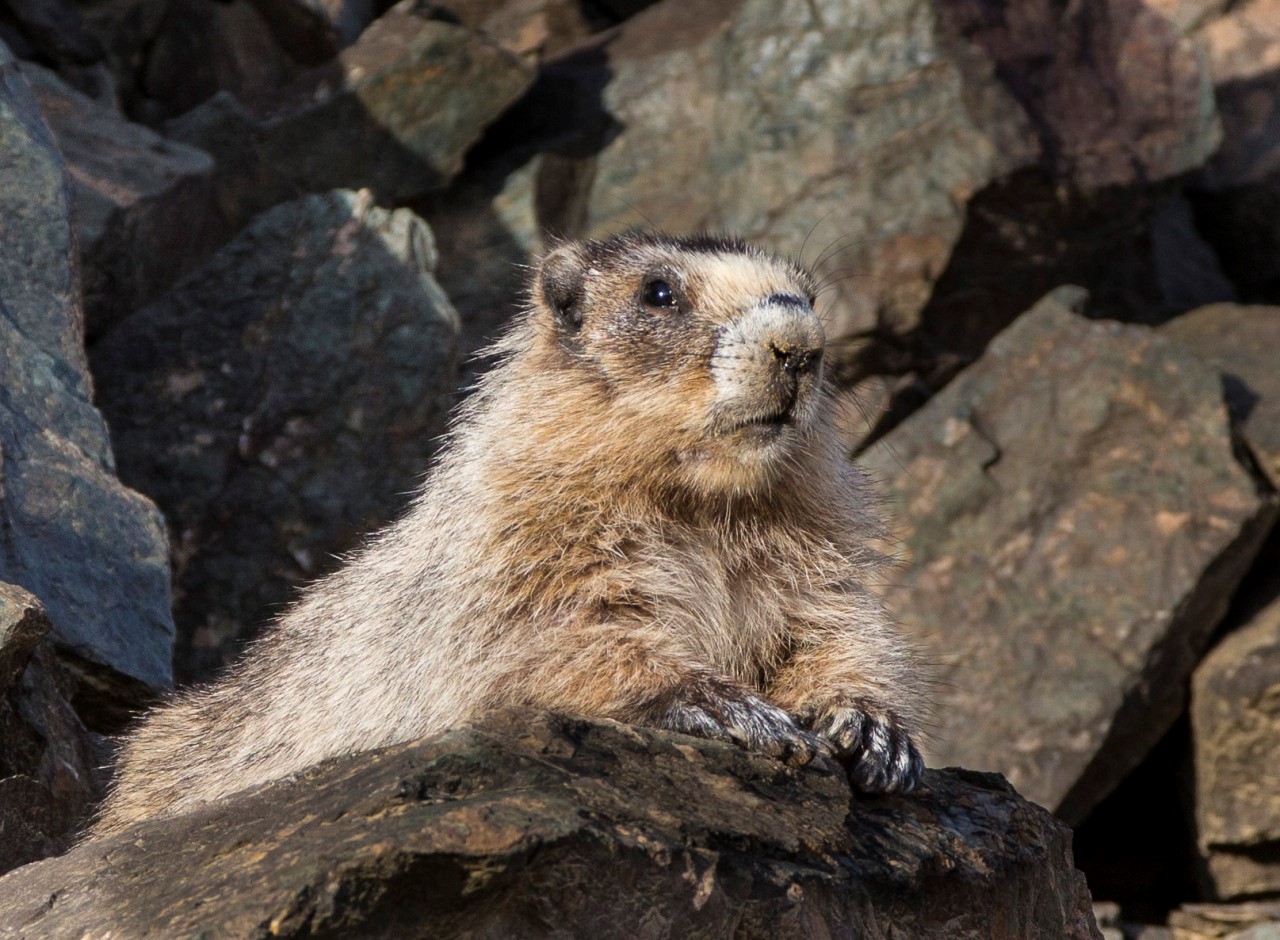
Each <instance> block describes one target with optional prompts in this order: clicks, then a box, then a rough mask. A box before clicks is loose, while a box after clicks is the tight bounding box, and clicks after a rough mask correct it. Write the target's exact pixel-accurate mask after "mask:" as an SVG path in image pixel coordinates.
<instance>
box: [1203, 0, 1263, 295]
mask: <svg viewBox="0 0 1280 940" xmlns="http://www.w3.org/2000/svg"><path fill="white" fill-rule="evenodd" d="M1195 36H1196V38H1197V39H1198V40H1199V41H1200V42H1201V44H1202V46H1203V48H1204V49H1205V53H1206V57H1207V59H1208V62H1209V65H1210V69H1211V71H1212V73H1213V81H1214V86H1215V92H1216V95H1217V100H1218V109H1219V111H1220V112H1221V114H1222V124H1223V132H1224V133H1223V143H1222V147H1221V148H1220V149H1219V150H1218V152H1217V154H1215V156H1214V158H1213V160H1212V161H1211V162H1210V164H1209V165H1208V167H1206V169H1205V171H1204V173H1203V174H1202V175H1201V177H1200V179H1199V181H1198V183H1197V190H1198V191H1197V194H1196V218H1197V222H1198V224H1199V225H1200V227H1201V228H1202V229H1203V230H1204V231H1205V233H1206V235H1207V236H1208V237H1209V240H1210V241H1211V242H1212V244H1213V245H1214V247H1215V248H1216V249H1217V252H1218V254H1219V256H1220V257H1221V258H1222V259H1223V264H1224V266H1225V267H1226V269H1227V272H1228V274H1230V275H1231V277H1232V279H1233V280H1234V281H1235V282H1236V284H1237V285H1238V286H1239V288H1240V292H1241V295H1242V297H1243V298H1244V299H1245V300H1249V301H1253V302H1264V303H1280V260H1277V259H1280V0H1248V2H1244V3H1239V4H1233V5H1232V9H1231V11H1230V13H1228V14H1227V15H1225V16H1222V17H1220V18H1218V19H1214V20H1211V21H1210V22H1208V23H1207V24H1206V25H1205V26H1203V27H1202V28H1201V29H1199V30H1198V31H1197V32H1196V33H1195Z"/></svg>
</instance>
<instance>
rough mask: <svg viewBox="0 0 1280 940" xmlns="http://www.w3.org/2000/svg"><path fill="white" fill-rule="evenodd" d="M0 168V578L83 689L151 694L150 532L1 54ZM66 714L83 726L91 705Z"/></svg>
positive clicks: (61, 206) (160, 600) (63, 221)
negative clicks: (93, 377)
mask: <svg viewBox="0 0 1280 940" xmlns="http://www.w3.org/2000/svg"><path fill="white" fill-rule="evenodd" d="M0 166H3V167H4V168H5V179H6V185H4V186H3V187H0V219H3V220H4V224H3V225H0V363H4V366H3V375H4V381H3V384H4V394H3V396H0V494H2V495H0V516H2V517H3V520H4V524H3V525H2V526H0V580H2V581H5V582H8V583H12V584H18V585H21V586H22V587H24V588H26V589H27V590H29V591H31V592H32V593H33V594H35V595H36V596H37V597H38V598H39V599H40V601H41V603H42V604H43V605H44V607H45V609H46V610H47V611H48V614H49V619H50V620H51V621H52V623H53V639H54V642H55V644H56V646H57V647H58V650H59V654H60V655H62V656H64V657H70V658H71V659H73V660H74V662H75V663H76V665H77V668H78V669H79V670H80V673H81V680H82V682H84V683H86V685H85V686H84V688H88V686H89V685H93V684H94V683H100V682H105V683H107V684H108V685H112V684H114V685H115V687H120V686H119V682H123V683H124V687H126V688H132V687H133V686H132V685H131V684H130V680H131V681H132V683H136V684H139V685H140V686H141V687H142V688H150V689H158V688H164V687H166V686H168V685H169V683H170V678H171V666H170V655H171V649H172V643H173V620H172V617H171V614H170V611H169V605H170V590H169V567H168V553H167V551H166V544H165V538H164V526H163V522H162V520H161V518H160V514H159V512H158V511H157V510H156V508H155V506H154V505H152V504H151V503H150V502H149V501H148V500H146V499H144V498H143V497H142V496H139V495H138V494H137V493H135V492H133V491H132V490H129V489H126V488H125V487H124V486H122V485H121V484H120V482H119V480H118V479H117V478H116V475H115V466H114V462H113V460H112V456H111V449H110V446H109V444H108V439H107V430H106V426H105V424H104V423H103V421H102V417H101V415H100V414H99V413H98V411H97V409H95V408H94V407H93V405H92V404H91V403H90V385H89V375H88V369H87V367H86V362H85V358H84V348H83V339H82V335H81V334H82V326H81V311H80V293H79V283H78V275H77V270H76V259H75V237H74V234H73V232H72V227H71V221H70V200H71V191H70V186H69V185H68V181H67V178H66V175H65V174H64V172H63V166H62V162H61V160H60V159H59V157H58V152H57V148H56V146H55V144H54V141H53V138H52V136H51V135H50V134H49V131H48V129H47V128H46V126H45V125H44V122H43V121H42V120H41V119H40V114H39V111H38V109H37V106H36V101H35V98H34V97H33V95H32V94H31V90H30V88H29V87H28V86H27V83H26V81H25V80H24V79H23V78H22V75H21V74H20V72H19V71H18V68H17V64H16V63H15V62H14V60H13V59H12V58H11V57H10V56H9V53H8V51H7V50H6V49H5V48H4V47H3V46H0ZM69 661H70V660H69ZM76 694H77V696H79V695H80V690H78V691H77V693H76ZM122 704H134V705H136V704H137V703H136V701H134V702H132V703H129V702H125V703H122ZM77 707H78V708H80V710H81V714H82V715H83V716H85V717H86V720H90V721H91V716H90V714H89V713H90V711H92V708H91V705H90V703H88V702H86V703H85V704H84V705H83V707H82V706H81V705H80V703H79V702H78V703H77Z"/></svg>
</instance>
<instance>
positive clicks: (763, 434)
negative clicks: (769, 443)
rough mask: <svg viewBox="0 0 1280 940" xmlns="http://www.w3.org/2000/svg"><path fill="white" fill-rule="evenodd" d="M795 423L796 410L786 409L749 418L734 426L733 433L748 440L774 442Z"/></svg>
mask: <svg viewBox="0 0 1280 940" xmlns="http://www.w3.org/2000/svg"><path fill="white" fill-rule="evenodd" d="M794 423H795V409H794V408H785V409H783V410H782V411H776V412H773V413H772V414H767V415H759V416H758V417H755V418H747V419H745V420H742V421H739V422H737V423H736V424H734V425H733V431H734V432H735V433H738V434H741V435H743V436H745V437H748V438H759V439H764V440H772V439H773V438H775V437H777V436H778V435H780V434H781V433H782V432H783V430H784V429H786V428H788V427H790V426H791V425H793V424H794Z"/></svg>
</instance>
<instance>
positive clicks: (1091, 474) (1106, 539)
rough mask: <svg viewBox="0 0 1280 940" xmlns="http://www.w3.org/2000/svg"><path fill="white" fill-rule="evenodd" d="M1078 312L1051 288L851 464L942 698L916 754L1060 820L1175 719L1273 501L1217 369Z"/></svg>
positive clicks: (899, 608) (1075, 292) (1149, 336)
mask: <svg viewBox="0 0 1280 940" xmlns="http://www.w3.org/2000/svg"><path fill="white" fill-rule="evenodd" d="M1084 300H1085V298H1084V295H1083V292H1081V291H1080V290H1079V289H1078V288H1062V289H1060V290H1058V291H1055V292H1054V293H1052V294H1050V295H1049V296H1048V297H1046V298H1045V299H1044V300H1043V301H1041V303H1039V304H1037V305H1036V307H1034V308H1033V309H1032V310H1031V311H1029V312H1028V313H1026V314H1025V315H1024V316H1023V317H1021V318H1020V319H1019V320H1018V321H1016V322H1015V323H1014V325H1013V326H1011V327H1010V328H1009V329H1008V330H1006V331H1005V332H1004V333H1002V334H1001V335H1000V336H999V337H997V338H996V340H995V341H993V342H992V344H991V345H990V346H989V347H988V349H987V352H986V354H985V355H984V356H983V358H982V359H980V360H979V361H978V362H977V363H975V364H974V365H973V366H970V367H969V368H968V369H966V370H965V371H964V372H962V373H961V374H960V375H959V376H958V377H957V378H956V379H955V380H954V381H953V382H952V383H951V384H950V385H949V386H947V387H946V388H945V389H944V390H943V391H942V392H940V393H939V394H938V395H936V396H934V398H932V399H931V400H930V401H929V402H928V404H926V405H925V406H924V407H923V408H922V409H921V410H920V411H918V412H916V413H915V414H914V415H912V417H911V418H909V419H908V420H907V421H906V422H904V423H903V424H902V425H900V426H899V427H898V428H897V429H896V430H894V431H893V432H892V433H890V434H889V435H888V436H887V437H886V438H884V439H883V440H882V441H881V442H880V443H879V444H877V445H876V446H875V447H874V448H872V449H871V450H870V451H868V452H867V453H866V454H864V456H863V458H862V462H863V463H864V465H865V466H866V467H867V469H868V470H870V471H871V472H872V474H873V475H874V476H876V477H878V478H879V479H880V480H882V481H883V483H884V486H885V489H887V491H888V493H889V495H890V496H891V498H892V500H893V501H894V503H895V505H896V508H897V509H898V510H899V512H900V515H901V519H900V520H899V521H900V523H901V528H902V529H903V530H905V531H904V535H905V539H904V545H905V553H906V557H905V561H904V564H903V567H902V570H901V571H899V572H896V573H895V577H894V578H893V581H894V584H893V585H892V586H888V587H886V588H885V591H886V593H887V595H888V601H889V606H890V608H891V609H892V610H894V612H895V614H896V615H897V616H898V617H899V618H900V619H901V621H902V622H903V624H904V625H905V626H906V627H907V628H908V629H909V630H912V631H914V632H915V633H916V634H917V635H918V636H919V637H920V638H921V641H922V642H923V643H925V644H926V645H927V646H928V647H929V649H930V651H931V652H932V653H933V655H934V656H936V657H937V658H938V660H939V661H940V664H941V667H942V670H941V671H942V679H943V687H944V688H945V689H947V690H949V693H948V695H947V696H946V701H945V703H944V705H943V707H942V708H941V709H940V710H939V714H938V729H937V733H936V741H937V746H936V748H935V749H934V751H933V753H932V755H931V758H932V761H933V762H935V763H939V762H940V763H952V762H962V763H967V764H969V765H973V766H978V767H984V768H991V769H999V770H1001V771H1002V772H1004V773H1006V774H1007V775H1008V776H1009V778H1010V780H1011V781H1012V782H1013V783H1014V785H1015V786H1016V787H1018V788H1019V790H1020V791H1021V792H1023V793H1025V794H1026V795H1027V796H1028V798H1029V799H1032V800H1034V801H1036V802H1038V803H1041V804H1042V805H1044V806H1047V807H1049V808H1051V809H1053V810H1054V811H1055V812H1056V813H1058V814H1059V816H1060V817H1061V818H1063V819H1065V820H1066V821H1067V822H1069V823H1073V824H1074V823H1077V822H1079V821H1080V820H1082V819H1083V818H1084V816H1085V814H1086V813H1087V812H1088V811H1089V809H1090V808H1091V807H1092V806H1093V805H1095V804H1096V803H1097V802H1098V800H1099V799H1101V798H1102V797H1103V796H1105V795H1106V794H1107V793H1108V792H1109V791H1110V790H1111V789H1112V788H1114V787H1115V785H1116V784H1117V783H1118V782H1119V781H1120V780H1121V779H1122V778H1123V777H1124V775H1125V774H1126V773H1127V772H1128V771H1129V770H1131V769H1132V768H1133V767H1134V766H1135V765H1136V764H1137V763H1138V762H1139V761H1140V760H1141V759H1142V757H1143V755H1144V754H1146V752H1147V751H1148V750H1149V749H1150V748H1151V746H1152V745H1153V744H1155V743H1156V741H1157V740H1158V739H1159V738H1160V737H1161V735H1162V734H1163V733H1164V732H1165V731H1166V730H1167V729H1168V728H1169V726H1170V725H1171V724H1172V722H1173V720H1174V719H1175V718H1176V717H1177V715H1178V714H1179V712H1180V711H1181V710H1182V708H1183V706H1184V705H1185V692H1184V689H1185V683H1186V680H1187V677H1188V676H1189V675H1190V672H1191V669H1192V668H1193V666H1194V665H1195V662H1196V660H1197V658H1198V655H1199V653H1200V651H1201V649H1202V648H1203V647H1204V645H1205V644H1206V643H1207V641H1208V639H1209V636H1210V634H1211V633H1212V630H1213V627H1214V625H1215V624H1216V623H1217V622H1218V620H1219V619H1220V618H1221V617H1222V615H1223V614H1224V613H1225V611H1226V606H1227V601H1228V599H1229V598H1230V595H1231V592H1232V589H1233V588H1234V587H1235V585H1236V583H1237V582H1238V581H1239V579H1240V577H1241V576H1242V575H1243V574H1244V572H1245V571H1246V570H1247V568H1248V566H1249V564H1250V562H1251V560H1252V558H1253V557H1254V554H1255V553H1256V551H1257V549H1258V546H1259V544H1260V542H1261V540H1262V538H1263V536H1264V535H1265V533H1266V531H1267V528H1268V527H1269V526H1270V524H1271V522H1272V520H1273V519H1274V516H1275V508H1276V507H1275V501H1274V499H1273V498H1271V497H1268V496H1264V495H1263V492H1262V485H1261V483H1260V481H1258V480H1256V479H1255V478H1254V477H1252V476H1251V475H1250V473H1249V472H1248V471H1247V470H1246V469H1245V468H1244V467H1242V466H1241V465H1240V464H1239V463H1238V462H1237V461H1236V458H1235V457H1234V455H1233V441H1232V436H1231V433H1230V428H1229V423H1228V419H1227V414H1226V409H1225V408H1224V407H1223V403H1222V391H1221V384H1220V379H1219V377H1218V374H1217V373H1216V372H1215V371H1214V370H1213V369H1211V368H1210V367H1208V366H1206V365H1204V364H1203V363H1201V362H1200V361H1198V360H1197V359H1195V358H1194V357H1193V356H1192V355H1191V354H1190V353H1188V352H1186V351H1185V350H1183V349H1182V348H1181V347H1180V346H1177V345H1176V344H1174V343H1172V342H1171V341H1169V340H1166V339H1164V338H1163V337H1161V336H1159V335H1158V334H1156V333H1155V332H1153V331H1151V330H1149V329H1146V328H1142V327H1133V326H1125V325H1122V324H1117V323H1110V322H1091V321H1087V320H1084V319H1082V318H1080V317H1078V316H1076V315H1075V314H1074V313H1073V310H1075V309H1078V308H1079V307H1080V306H1081V305H1082V304H1083V303H1084ZM1153 545H1156V546H1159V551H1153V550H1152V548H1151V546H1153Z"/></svg>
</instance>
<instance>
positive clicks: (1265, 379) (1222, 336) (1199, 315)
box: [1161, 304, 1280, 487]
mask: <svg viewBox="0 0 1280 940" xmlns="http://www.w3.org/2000/svg"><path fill="white" fill-rule="evenodd" d="M1161 332H1162V333H1164V335H1165V336H1168V337H1169V338H1170V339H1173V340H1176V341H1177V342H1179V343H1182V344H1183V345H1184V346H1186V347H1187V348H1188V349H1190V350H1191V351H1192V352H1194V353H1195V354H1196V355H1197V356H1198V357H1200V358H1201V359H1203V360H1204V361H1205V362H1207V363H1209V364H1210V365H1212V366H1214V367H1215V368H1217V369H1220V370H1221V371H1222V373H1223V375H1224V384H1225V386H1226V392H1227V405H1228V407H1230V409H1231V415H1232V417H1233V418H1235V419H1236V420H1237V421H1238V422H1239V423H1240V427H1241V430H1242V431H1243V432H1244V436H1245V439H1246V440H1247V441H1248V442H1249V446H1250V447H1252V448H1253V451H1254V454H1255V455H1256V456H1257V458H1258V462H1259V463H1260V464H1261V465H1262V468H1263V470H1264V471H1266V473H1267V474H1268V476H1270V478H1271V481H1272V482H1273V483H1274V484H1275V485H1276V486H1277V487H1280V366H1277V363H1278V362H1280V307H1249V306H1238V305H1236V304H1213V305H1211V306H1208V307H1203V308H1201V309H1199V310H1194V311H1192V312H1191V313H1188V314H1186V315H1184V316H1181V317H1178V318H1177V319H1176V320H1171V321H1170V322H1169V323H1167V324H1165V325H1164V326H1163V327H1162V328H1161Z"/></svg>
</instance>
